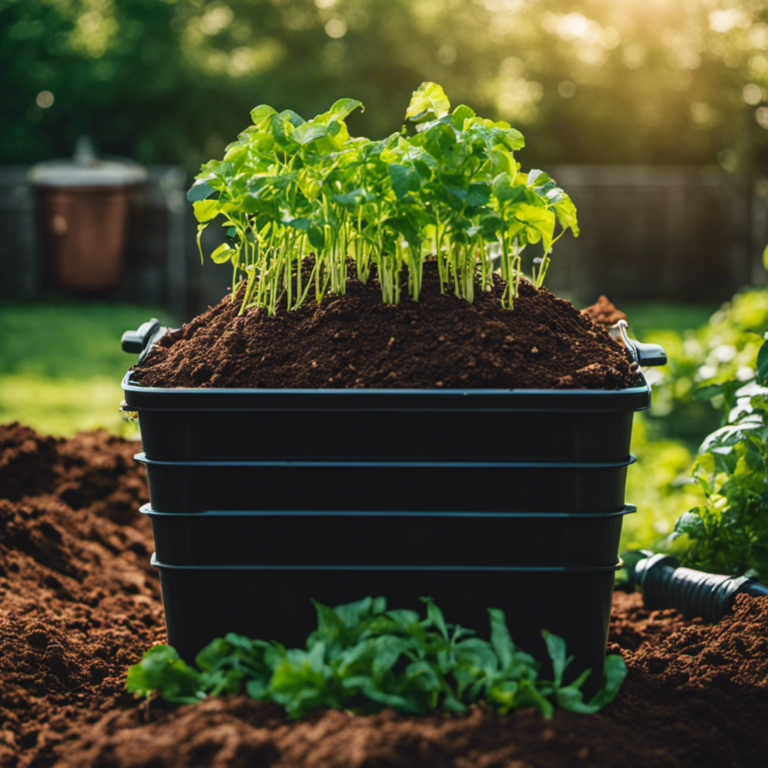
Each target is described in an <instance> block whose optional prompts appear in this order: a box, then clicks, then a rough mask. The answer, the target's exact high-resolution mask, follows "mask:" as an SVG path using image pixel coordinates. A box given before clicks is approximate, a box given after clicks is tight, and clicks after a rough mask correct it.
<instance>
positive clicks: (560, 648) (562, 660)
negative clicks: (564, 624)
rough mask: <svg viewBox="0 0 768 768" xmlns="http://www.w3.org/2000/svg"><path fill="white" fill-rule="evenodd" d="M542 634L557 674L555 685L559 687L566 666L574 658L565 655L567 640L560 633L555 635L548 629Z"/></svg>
mask: <svg viewBox="0 0 768 768" xmlns="http://www.w3.org/2000/svg"><path fill="white" fill-rule="evenodd" d="M541 634H542V636H543V637H544V642H545V643H546V645H547V653H548V654H549V658H550V659H552V669H553V670H554V674H555V687H557V688H559V687H560V684H561V683H562V682H563V673H564V672H565V668H566V667H567V666H568V665H569V664H570V663H571V661H572V659H567V658H566V657H565V640H563V638H562V637H558V635H553V634H552V633H551V632H547V630H546V629H544V630H542V632H541Z"/></svg>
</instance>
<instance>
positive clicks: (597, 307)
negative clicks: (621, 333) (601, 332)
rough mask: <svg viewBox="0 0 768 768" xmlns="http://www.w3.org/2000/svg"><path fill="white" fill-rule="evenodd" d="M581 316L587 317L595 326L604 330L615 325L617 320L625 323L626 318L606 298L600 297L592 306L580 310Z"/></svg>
mask: <svg viewBox="0 0 768 768" xmlns="http://www.w3.org/2000/svg"><path fill="white" fill-rule="evenodd" d="M581 311H582V313H583V314H585V315H587V317H589V319H590V320H592V322H593V323H595V325H601V326H604V327H605V328H609V327H610V326H612V325H616V323H618V322H619V320H624V322H626V320H627V316H626V315H625V314H624V313H623V312H621V311H619V310H618V309H616V307H615V305H614V304H612V303H611V302H610V301H609V300H608V297H607V296H601V297H600V298H599V299H598V300H597V301H596V302H595V303H594V304H592V305H591V306H589V307H586V308H585V309H582V310H581Z"/></svg>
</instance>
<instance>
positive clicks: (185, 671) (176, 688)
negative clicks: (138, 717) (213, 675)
mask: <svg viewBox="0 0 768 768" xmlns="http://www.w3.org/2000/svg"><path fill="white" fill-rule="evenodd" d="M125 687H126V688H127V689H128V691H129V692H131V693H134V694H136V695H137V696H149V694H150V693H152V692H154V691H158V692H159V693H160V694H161V695H162V696H163V698H164V699H166V701H169V702H171V703H172V704H192V703H194V702H196V701H199V700H200V699H203V698H205V693H204V692H203V691H202V678H201V677H200V675H199V674H198V673H197V672H196V671H195V670H194V669H193V668H192V667H190V666H189V665H188V664H186V662H184V661H183V660H182V659H181V658H180V657H179V654H178V653H177V652H176V649H175V648H172V647H171V646H169V645H156V646H154V647H153V648H150V649H149V650H148V651H147V652H146V653H145V654H144V656H143V657H142V659H141V661H140V662H139V663H138V664H134V665H132V666H130V667H128V676H127V681H126V686H125Z"/></svg>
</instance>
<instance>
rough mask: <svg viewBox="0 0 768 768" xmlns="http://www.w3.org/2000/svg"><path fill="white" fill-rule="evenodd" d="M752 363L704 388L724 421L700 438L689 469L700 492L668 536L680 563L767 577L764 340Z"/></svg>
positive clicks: (767, 363) (767, 355)
mask: <svg viewBox="0 0 768 768" xmlns="http://www.w3.org/2000/svg"><path fill="white" fill-rule="evenodd" d="M756 370H757V375H756V376H755V377H753V378H752V379H751V380H750V381H749V382H747V383H746V384H745V383H744V382H743V381H741V380H740V379H738V378H736V379H734V378H731V379H726V380H724V381H722V382H721V383H720V384H719V385H717V386H711V387H707V388H706V390H704V391H705V392H706V394H709V395H711V394H713V393H715V392H717V393H718V394H717V397H718V398H719V399H720V400H721V401H722V409H723V411H724V412H725V415H726V419H725V422H726V423H725V425H724V426H723V427H721V428H720V429H717V430H716V431H715V432H713V433H712V434H711V435H709V437H708V438H707V439H706V440H705V441H704V444H703V445H702V448H701V451H700V452H699V455H698V456H697V458H696V462H695V464H694V469H693V475H694V477H695V479H696V482H697V483H698V485H699V487H700V488H701V490H702V492H703V495H704V498H703V501H702V502H701V503H699V504H697V505H696V506H695V507H693V508H692V509H691V510H690V511H688V512H685V513H684V514H683V515H681V517H680V519H679V520H678V521H677V523H676V525H675V531H674V533H673V535H672V536H671V537H670V543H671V545H672V547H673V548H675V549H680V548H682V552H683V563H684V564H685V565H688V566H691V567H694V568H701V569H702V570H706V571H714V572H717V573H726V574H732V575H734V576H738V575H742V574H747V575H751V576H757V577H759V578H761V579H762V580H764V581H768V418H766V417H767V416H768V341H764V342H763V344H762V346H761V349H760V352H759V353H758V355H757V361H756ZM737 373H738V371H737Z"/></svg>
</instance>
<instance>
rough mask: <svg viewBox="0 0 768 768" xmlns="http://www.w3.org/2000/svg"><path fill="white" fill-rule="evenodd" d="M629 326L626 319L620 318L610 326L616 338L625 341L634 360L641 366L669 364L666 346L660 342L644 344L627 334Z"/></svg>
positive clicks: (625, 345) (611, 332)
mask: <svg viewBox="0 0 768 768" xmlns="http://www.w3.org/2000/svg"><path fill="white" fill-rule="evenodd" d="M628 327H629V326H628V325H627V321H626V320H619V321H618V322H617V323H616V324H615V325H612V326H611V327H610V329H609V332H610V334H611V336H612V337H613V338H614V339H619V338H620V339H621V340H622V341H623V342H624V347H625V348H626V350H627V354H628V355H629V356H630V358H632V360H633V361H634V362H636V363H637V364H638V365H639V366H640V367H641V368H649V367H651V366H656V365H666V364H667V353H666V352H665V351H664V347H662V346H661V345H659V344H643V343H642V342H640V341H637V340H635V339H630V338H629V336H627V328H628Z"/></svg>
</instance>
